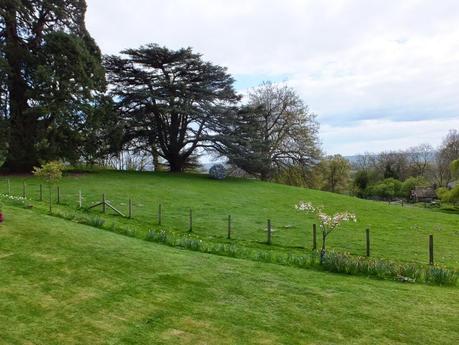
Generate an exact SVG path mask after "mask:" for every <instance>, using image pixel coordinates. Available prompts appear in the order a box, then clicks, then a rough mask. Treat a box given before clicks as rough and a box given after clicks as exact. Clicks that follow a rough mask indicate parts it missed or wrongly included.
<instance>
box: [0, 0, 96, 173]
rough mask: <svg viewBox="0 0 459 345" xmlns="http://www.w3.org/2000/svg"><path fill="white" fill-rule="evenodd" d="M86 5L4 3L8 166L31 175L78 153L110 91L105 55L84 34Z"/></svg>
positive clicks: (68, 1) (0, 10)
mask: <svg viewBox="0 0 459 345" xmlns="http://www.w3.org/2000/svg"><path fill="white" fill-rule="evenodd" d="M85 12H86V3H85V1H84V0H53V1H47V0H3V1H2V3H1V6H0V74H1V75H4V76H6V79H4V80H3V81H2V86H1V87H0V90H6V95H5V93H3V96H1V97H2V100H3V101H4V102H5V103H6V106H5V105H3V106H2V108H4V107H6V113H7V115H6V118H7V121H8V142H7V150H8V154H7V159H6V162H5V166H6V167H7V168H9V169H10V170H14V171H30V170H31V168H32V167H33V166H34V165H37V163H38V161H39V160H42V159H43V160H49V159H55V158H69V159H75V158H76V157H67V156H68V155H69V154H70V155H72V154H73V153H74V152H77V151H78V150H76V149H75V148H76V145H78V144H80V143H81V141H82V140H83V139H82V137H81V131H82V130H84V123H85V120H86V117H87V115H88V113H90V112H91V111H93V107H94V105H95V103H94V95H95V92H94V91H103V90H104V87H105V78H104V70H103V68H102V65H101V54H100V51H99V49H98V47H97V45H96V44H95V42H94V41H93V39H92V38H91V37H90V35H89V33H88V32H87V30H86V27H85V22H84V16H85Z"/></svg>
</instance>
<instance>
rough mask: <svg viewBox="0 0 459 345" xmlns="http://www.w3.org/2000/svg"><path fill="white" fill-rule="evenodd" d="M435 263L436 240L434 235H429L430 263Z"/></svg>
mask: <svg viewBox="0 0 459 345" xmlns="http://www.w3.org/2000/svg"><path fill="white" fill-rule="evenodd" d="M433 264H434V241H433V235H429V265H433Z"/></svg>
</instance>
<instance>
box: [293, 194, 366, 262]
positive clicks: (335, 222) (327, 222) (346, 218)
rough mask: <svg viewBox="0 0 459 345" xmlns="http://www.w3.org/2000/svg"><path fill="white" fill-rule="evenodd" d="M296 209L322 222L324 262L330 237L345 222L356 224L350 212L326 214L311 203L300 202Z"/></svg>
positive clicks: (322, 255)
mask: <svg viewBox="0 0 459 345" xmlns="http://www.w3.org/2000/svg"><path fill="white" fill-rule="evenodd" d="M295 208H296V209H297V210H299V211H303V212H306V213H313V214H315V215H316V217H317V219H318V220H319V222H320V230H321V231H322V250H321V251H320V261H321V262H322V260H323V257H324V255H325V242H326V240H327V237H328V235H330V234H331V233H332V232H333V231H334V230H336V229H337V228H338V227H339V225H340V224H342V223H343V222H350V221H352V222H356V221H357V218H356V216H355V215H354V214H353V213H350V212H347V211H345V212H338V213H335V214H333V215H329V214H326V213H325V212H324V211H323V210H322V208H320V207H315V206H313V205H312V203H310V202H304V201H300V202H299V203H298V204H297V205H296V206H295Z"/></svg>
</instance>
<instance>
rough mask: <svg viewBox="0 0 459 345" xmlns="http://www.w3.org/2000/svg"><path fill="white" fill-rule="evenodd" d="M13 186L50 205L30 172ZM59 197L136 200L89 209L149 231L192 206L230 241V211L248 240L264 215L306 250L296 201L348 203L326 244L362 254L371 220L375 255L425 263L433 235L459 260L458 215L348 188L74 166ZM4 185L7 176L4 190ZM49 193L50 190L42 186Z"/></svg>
mask: <svg viewBox="0 0 459 345" xmlns="http://www.w3.org/2000/svg"><path fill="white" fill-rule="evenodd" d="M10 180H11V192H12V193H13V194H15V195H21V194H22V188H23V187H22V186H23V183H24V182H25V183H26V193H27V195H28V197H29V198H31V199H32V200H34V201H33V202H32V204H33V205H34V209H36V210H42V211H43V212H45V211H46V210H47V205H46V203H45V202H42V203H40V202H36V200H37V198H38V195H39V194H38V193H39V183H40V182H39V181H38V180H37V179H35V178H33V177H28V176H22V177H10ZM60 189H61V203H62V205H59V206H57V205H55V206H54V208H55V209H57V210H61V211H63V212H77V210H76V207H77V203H78V191H79V190H81V191H82V194H83V197H84V206H89V205H93V204H94V203H95V202H97V201H100V199H101V197H102V194H103V193H105V194H106V198H107V199H108V200H110V201H111V202H112V203H113V205H114V206H115V207H117V208H119V209H120V210H121V211H123V212H124V213H127V207H128V206H127V205H128V200H129V198H131V199H132V203H133V219H126V218H122V217H119V216H115V215H113V214H112V213H110V214H107V215H102V214H101V213H100V208H99V209H97V210H91V211H90V212H89V214H91V215H100V216H101V217H102V218H103V219H105V221H106V224H112V223H113V224H116V225H121V226H124V227H127V228H129V229H133V230H136V233H137V236H139V237H144V236H145V234H146V233H147V232H148V230H150V229H164V230H166V231H168V232H172V233H176V234H177V233H178V234H186V233H187V232H188V221H189V209H190V208H192V209H193V236H195V237H197V238H201V239H206V240H208V241H215V242H223V243H227V242H228V241H227V239H226V236H227V217H228V215H231V216H232V220H233V224H232V229H233V240H232V242H236V243H238V244H241V245H244V246H248V247H263V248H266V247H267V246H266V245H265V244H264V242H265V241H266V231H265V229H266V221H267V219H268V218H270V219H271V220H272V224H273V228H274V237H273V246H272V247H270V248H271V249H272V250H279V251H286V252H304V250H305V249H306V250H310V249H311V237H312V235H311V233H312V224H313V223H314V222H316V221H315V219H314V218H313V216H311V215H305V214H303V213H300V212H298V211H296V210H295V209H294V205H295V204H296V203H298V201H300V200H304V201H312V202H313V203H314V204H316V205H323V206H324V207H325V210H327V211H329V212H334V211H342V210H349V211H351V212H354V213H355V214H356V215H357V217H358V223H357V224H345V225H344V226H343V228H342V229H340V230H339V231H338V232H336V233H335V234H333V235H331V237H330V239H329V247H330V248H333V249H336V250H337V251H343V252H350V253H352V254H357V255H363V254H364V253H365V235H364V234H365V228H367V227H370V228H371V236H372V239H371V242H372V255H373V256H374V257H378V258H387V259H391V260H400V261H409V262H418V263H427V261H428V235H429V234H433V235H434V239H435V261H436V263H438V264H442V265H447V266H449V267H453V268H459V254H458V251H457V248H459V217H458V216H457V215H454V214H445V213H441V212H438V211H436V210H431V209H423V208H419V207H413V206H405V207H401V206H400V205H388V204H386V203H381V202H375V201H367V200H360V199H357V198H353V197H348V196H344V195H337V194H331V193H325V192H320V191H315V190H307V189H302V188H296V187H289V186H285V185H279V184H272V183H264V182H259V181H254V180H242V179H227V180H224V181H214V180H210V179H208V178H207V177H206V176H204V175H170V174H166V173H157V174H155V173H135V172H132V173H131V172H130V173H123V172H109V171H108V172H107V171H105V172H98V173H90V174H71V175H69V176H67V177H65V179H64V180H63V181H62V183H61V184H60ZM6 190H7V183H6V177H5V179H4V180H3V186H0V191H5V192H6ZM45 197H46V193H45ZM159 204H161V205H162V211H163V212H162V225H161V226H159V225H158V221H157V213H158V205H159Z"/></svg>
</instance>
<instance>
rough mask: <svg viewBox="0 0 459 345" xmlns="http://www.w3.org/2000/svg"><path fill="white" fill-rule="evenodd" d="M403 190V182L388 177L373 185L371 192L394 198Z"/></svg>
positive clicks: (385, 197) (389, 198) (390, 198)
mask: <svg viewBox="0 0 459 345" xmlns="http://www.w3.org/2000/svg"><path fill="white" fill-rule="evenodd" d="M401 190H402V182H400V181H399V180H397V179H394V178H386V179H384V180H383V181H381V182H379V183H377V184H375V185H373V186H371V189H370V194H371V195H375V196H379V197H381V198H384V199H387V200H392V199H393V198H394V197H397V196H401Z"/></svg>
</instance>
